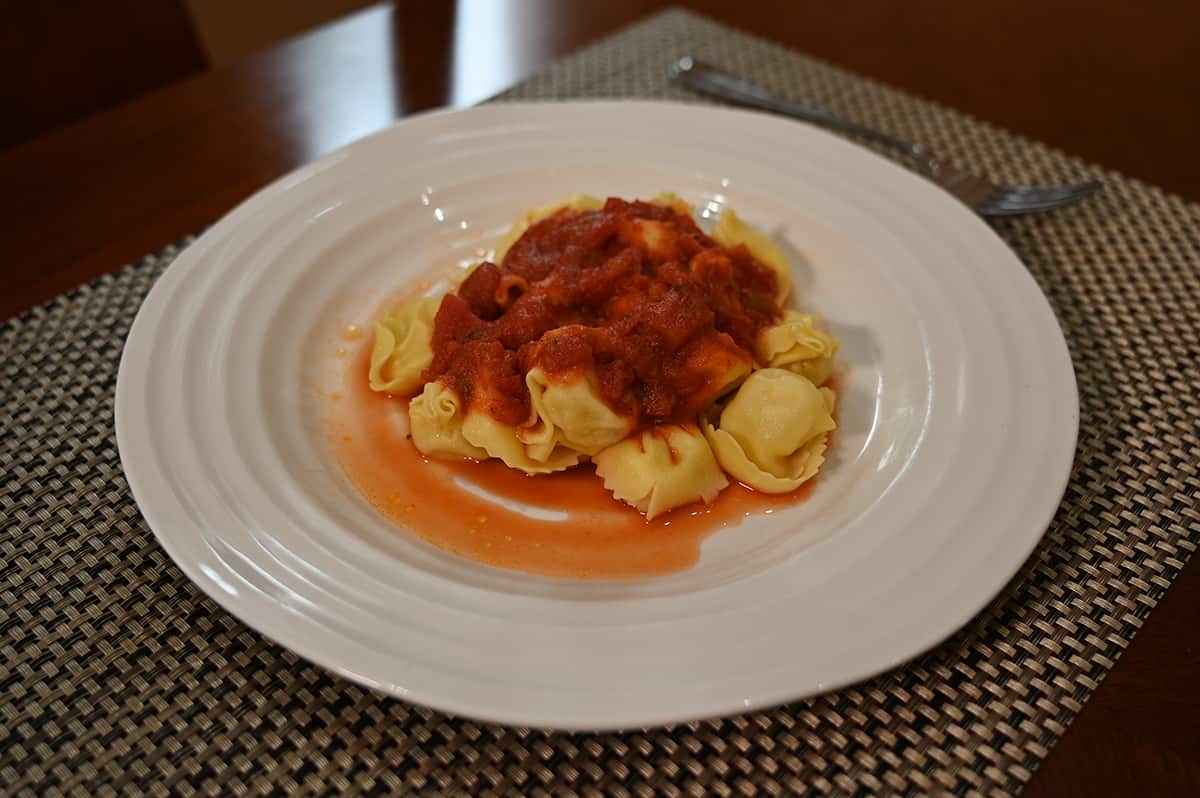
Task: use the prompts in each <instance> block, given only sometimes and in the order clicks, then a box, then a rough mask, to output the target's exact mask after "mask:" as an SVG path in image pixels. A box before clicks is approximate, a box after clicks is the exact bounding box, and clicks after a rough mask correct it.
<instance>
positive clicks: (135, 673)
mask: <svg viewBox="0 0 1200 798" xmlns="http://www.w3.org/2000/svg"><path fill="white" fill-rule="evenodd" d="M685 52H688V53H692V54H694V55H698V56H701V57H703V58H705V59H708V60H710V61H713V62H716V63H718V64H721V65H724V66H727V67H731V68H733V69H735V70H736V71H738V72H740V73H743V74H746V75H749V76H752V77H754V78H755V79H757V80H759V81H761V82H763V83H765V84H767V85H768V86H770V87H771V88H773V89H776V90H778V91H781V92H783V93H786V94H791V95H795V96H797V97H806V98H810V99H813V100H815V101H817V102H820V103H822V104H825V105H827V106H829V107H831V108H834V109H836V110H838V111H841V112H844V113H845V114H846V115H848V116H850V117H852V118H855V119H858V120H861V121H863V122H866V123H868V124H871V125H875V126H877V127H880V128H882V129H885V130H890V131H893V132H895V133H897V134H900V135H902V136H905V137H908V138H912V139H915V140H919V141H924V142H927V143H928V144H930V145H931V146H933V147H934V148H935V149H936V150H937V151H938V152H940V153H944V154H945V155H946V156H948V157H951V158H953V159H955V160H957V161H959V162H961V163H964V164H970V165H972V166H975V167H977V168H979V169H981V170H983V171H984V172H987V173H988V174H990V175H991V176H993V177H995V178H997V179H1000V180H1006V181H1018V182H1046V183H1049V182H1058V181H1065V180H1074V179H1080V178H1083V177H1086V176H1096V175H1101V176H1103V177H1104V178H1105V179H1106V180H1107V181H1108V188H1107V189H1106V190H1105V191H1104V192H1103V193H1102V194H1101V195H1100V196H1099V197H1098V198H1097V199H1095V200H1094V201H1092V202H1090V203H1088V204H1087V205H1084V206H1081V207H1078V208H1075V209H1071V210H1069V211H1064V212H1060V213H1057V214H1052V215H1047V216H1036V217H1027V218H1017V219H1011V220H1007V221H1004V222H1000V223H997V225H996V229H997V230H998V231H999V232H1000V234H1001V235H1002V236H1003V237H1004V238H1005V240H1007V241H1008V242H1009V244H1010V245H1011V246H1012V247H1013V248H1014V249H1015V250H1016V251H1017V253H1018V254H1019V255H1020V256H1021V258H1022V260H1024V262H1025V263H1026V264H1027V265H1028V267H1029V269H1030V270H1031V271H1032V273H1033V274H1034V276H1035V277H1036V278H1037V280H1038V282H1039V283H1040V284H1041V286H1042V288H1043V289H1044V290H1045V292H1046V294H1047V296H1048V297H1049V298H1050V302H1051V304H1052V305H1053V306H1054V309H1055V311H1056V312H1057V313H1058V317H1059V319H1060V321H1061V323H1062V326H1063V329H1064V331H1065V333H1066V336H1067V340H1068V342H1069V344H1070V347H1071V352H1072V356H1073V358H1074V362H1075V369H1076V372H1077V374H1078V379H1079V391H1080V400H1081V404H1082V406H1081V434H1080V440H1079V449H1078V453H1077V459H1076V463H1075V467H1074V472H1073V475H1072V478H1071V483H1070V486H1069V488H1068V489H1067V493H1066V496H1065V498H1064V499H1063V503H1062V507H1061V509H1060V510H1059V513H1058V516H1057V517H1056V519H1055V521H1054V523H1053V525H1052V526H1051V528H1050V530H1049V532H1048V533H1047V534H1046V537H1045V540H1044V541H1043V542H1042V544H1041V545H1040V546H1039V547H1038V549H1037V551H1036V552H1035V553H1034V554H1033V555H1032V557H1031V558H1030V560H1029V562H1028V563H1027V564H1026V565H1025V567H1024V568H1023V570H1022V571H1021V573H1020V574H1019V575H1018V576H1017V577H1016V578H1015V579H1014V580H1013V582H1012V583H1011V584H1010V585H1009V586H1008V588H1007V589H1006V590H1005V591H1004V593H1003V594H1002V595H1001V596H999V597H998V598H997V599H996V600H995V601H994V602H993V603H992V604H991V605H990V606H989V607H988V608H987V609H986V610H985V611H984V612H983V613H982V614H981V615H980V616H979V617H977V618H976V619H975V620H974V621H972V622H971V623H970V624H969V625H968V626H967V627H966V628H965V629H963V630H962V631H961V632H960V633H959V634H957V635H955V636H954V637H953V638H952V639H951V640H949V641H948V642H947V643H945V644H943V645H942V646H940V647H939V648H937V649H936V650H934V651H932V652H930V653H929V654H927V655H925V656H923V657H921V658H920V659H919V660H917V661H915V662H913V663H910V664H909V665H907V666H905V667H903V668H901V669H899V670H896V671H893V672H891V673H888V674H886V675H884V676H881V677H879V678H876V679H874V680H871V681H870V682H867V683H865V684H862V685H859V686H857V687H855V688H852V689H847V690H842V691H840V692H837V693H834V694H831V695H826V696H822V697H819V698H816V699H812V700H809V701H803V702H798V703H795V704H792V705H789V706H785V707H781V708H779V709H776V710H773V711H769V712H761V713H756V714H751V715H744V716H740V717H735V718H730V719H726V720H717V721H711V722H705V723H695V724H688V725H683V726H678V727H675V728H671V729H665V730H650V731H644V732H634V733H627V734H602V735H566V734H554V733H548V732H542V731H537V730H529V729H514V728H506V727H502V726H494V725H488V724H481V723H474V722H471V721H465V720H459V719H454V718H450V717H448V716H445V715H442V714H439V713H437V712H432V711H428V710H425V709H420V708H417V707H413V706H411V705H408V704H405V703H403V702H401V701H397V700H393V699H389V698H383V697H380V696H378V695H375V694H374V693H372V692H370V691H368V690H365V689H363V688H360V687H357V686H355V685H352V684H349V683H347V682H344V681H342V680H340V679H338V678H336V677H333V676H331V675H329V674H327V673H325V672H324V671H322V670H320V669H318V668H317V667H315V666H313V665H310V664H308V663H307V662H305V661H303V660H300V659H299V658H298V657H296V656H295V655H293V654H292V653H290V652H288V651H286V650H284V649H282V648H280V647H278V646H276V645H274V644H272V643H270V642H269V641H267V640H265V639H264V638H263V637H262V636H260V635H259V634H257V633H256V632H253V631H251V630H250V629H248V628H246V627H245V626H243V625H242V624H241V623H240V622H238V621H237V620H235V619H234V618H232V617H231V616H230V615H228V614H227V613H226V612H224V611H223V610H221V609H220V608H219V607H217V606H216V605H215V604H214V603H213V602H212V601H210V600H209V599H208V598H207V597H205V596H204V595H202V594H201V593H200V592H199V590H198V589H196V588H195V587H194V586H192V584H191V583H190V582H188V581H187V580H186V579H185V578H184V577H183V575H182V574H181V573H180V572H179V570H178V569H177V568H176V567H175V566H174V565H173V564H172V563H171V562H170V560H169V559H168V558H167V556H166V554H165V553H164V552H163V551H162V550H161V549H160V548H159V547H158V545H157V543H155V541H154V538H153V537H152V535H151V534H150V532H149V530H148V529H147V528H146V526H145V524H144V523H143V521H142V520H141V516H140V515H139V513H138V510H137V507H136V506H135V505H134V503H133V500H132V499H131V498H130V496H129V492H128V489H127V487H126V484H125V481H124V478H123V476H122V473H121V468H120V464H119V462H118V458H117V450H116V444H115V441H114V439H113V427H112V412H113V408H112V401H113V389H114V386H115V383H116V373H117V362H118V359H119V356H120V352H121V346H122V343H123V341H124V338H125V335H126V333H127V331H128V329H129V325H130V323H131V322H132V320H133V316H134V314H135V312H136V311H137V308H138V305H139V303H140V302H141V300H142V298H143V297H144V296H145V294H146V292H147V291H148V290H149V288H150V286H151V284H152V283H153V282H154V280H155V279H156V278H157V277H158V276H159V275H160V274H161V273H162V270H163V268H165V267H166V265H167V264H168V263H170V261H171V259H172V258H173V257H174V256H175V254H176V253H177V252H178V248H177V247H169V248H167V249H165V250H163V251H162V252H160V253H158V254H157V255H153V256H150V257H147V258H145V259H144V260H142V261H141V262H139V263H137V264H134V265H132V266H130V267H127V268H126V269H124V270H122V271H120V272H118V273H116V274H113V275H110V276H107V277H104V278H101V279H99V280H97V281H95V282H93V283H91V284H89V285H87V286H85V287H83V288H81V289H79V290H77V291H75V292H73V293H71V294H69V295H67V296H64V297H61V298H59V299H57V300H55V301H53V302H51V303H49V304H47V305H45V306H43V307H41V308H38V309H36V310H34V311H32V312H30V313H28V314H26V315H25V316H23V317H21V318H19V319H15V320H12V321H10V322H8V323H6V324H5V325H4V326H3V328H2V331H0V357H2V362H3V365H2V370H3V394H2V397H3V404H2V410H0V423H2V424H3V439H2V442H0V473H2V474H3V482H2V484H0V521H2V524H3V526H2V528H0V690H2V694H3V699H2V703H0V792H3V793H7V794H17V795H22V794H30V795H32V794H35V793H36V794H58V793H77V794H81V795H82V794H86V795H105V794H115V793H122V794H127V793H128V794H140V793H151V794H164V793H180V794H194V793H201V794H234V795H241V794H266V793H278V794H282V793H291V792H306V793H308V792H314V793H329V792H349V793H360V792H379V793H382V792H386V793H392V792H417V793H425V794H434V795H459V794H464V795H466V794H469V795H497V794H512V793H519V794H525V795H544V794H554V795H613V796H623V795H649V794H664V795H710V794H711V795H755V794H765V795H783V794H789V795H790V794H795V793H802V792H813V793H839V794H847V793H850V794H852V793H877V792H888V793H890V792H896V791H912V792H929V791H942V790H948V791H954V792H960V793H967V792H973V791H980V792H1012V791H1016V790H1017V789H1019V787H1020V785H1021V784H1022V783H1023V782H1024V781H1025V780H1026V779H1028V777H1029V775H1030V773H1031V771H1032V770H1033V769H1034V768H1035V767H1036V766H1037V764H1038V762H1039V761H1040V760H1041V759H1042V758H1043V757H1044V756H1045V755H1046V753H1047V750H1048V748H1049V747H1050V746H1051V745H1053V744H1054V741H1055V740H1056V739H1057V738H1058V736H1059V735H1060V734H1061V733H1062V732H1063V730H1064V728H1065V727H1066V725H1067V724H1068V723H1069V722H1070V720H1071V718H1072V717H1073V716H1074V714H1075V713H1076V712H1077V711H1078V710H1079V708H1080V706H1081V704H1082V703H1083V702H1084V701H1085V700H1086V698H1087V696H1088V695H1089V693H1090V692H1091V691H1092V690H1093V689H1094V688H1095V686H1096V684H1097V682H1098V681H1099V680H1100V679H1101V678H1103V676H1104V674H1105V673H1106V672H1107V670H1108V669H1109V668H1110V667H1111V666H1112V664H1113V660H1115V659H1116V657H1117V656H1118V655H1119V654H1120V652H1121V650H1122V649H1123V648H1124V647H1125V646H1126V645H1127V644H1128V642H1129V640H1130V639H1131V638H1132V636H1133V634H1134V632H1135V631H1136V630H1137V628H1138V627H1139V625H1140V624H1141V622H1142V620H1143V619H1144V618H1145V616H1146V614H1147V613H1148V612H1149V611H1150V609H1151V608H1152V607H1153V606H1154V604H1155V602H1156V601H1157V600H1158V598H1159V597H1160V596H1161V595H1162V592H1163V591H1164V590H1165V589H1166V588H1167V586H1168V585H1169V584H1170V583H1171V580H1172V579H1173V578H1174V577H1175V575H1176V574H1177V573H1178V572H1179V569H1180V568H1182V567H1183V565H1184V563H1185V562H1186V561H1187V559H1188V556H1189V555H1190V554H1191V552H1192V551H1193V550H1194V549H1195V547H1196V544H1197V541H1198V540H1200V511H1198V506H1200V501H1198V496H1197V493H1198V492H1200V478H1198V477H1197V465H1196V463H1197V456H1196V455H1197V452H1198V451H1200V437H1198V433H1197V430H1198V428H1200V369H1198V367H1197V363H1198V362H1200V335H1198V322H1197V319H1198V318H1200V272H1198V264H1200V233H1198V232H1197V231H1198V230H1200V209H1198V208H1197V207H1196V206H1190V205H1187V204H1185V203H1184V202H1182V201H1180V200H1178V199H1176V198H1173V197H1170V196H1168V195H1166V194H1164V193H1163V192H1161V191H1158V190H1156V189H1153V188H1150V187H1147V186H1145V185H1142V184H1139V183H1137V182H1135V181H1132V180H1129V179H1125V178H1121V177H1120V176H1118V175H1113V174H1107V173H1102V172H1101V171H1100V170H1098V169H1096V168H1094V167H1090V166H1088V165H1086V164H1083V163H1080V162H1079V161H1076V160H1073V159H1070V158H1067V157H1065V156H1063V155H1061V154H1059V153H1056V152H1053V151H1052V150H1049V149H1047V148H1045V147H1042V146H1040V145H1037V144H1035V143H1032V142H1029V141H1026V140H1023V139H1020V138H1018V137H1016V136H1013V135H1011V134H1007V133H1004V132H1001V131H998V130H995V129H993V128H990V127H988V126H985V125H983V124H981V123H979V122H977V121H973V120H971V119H968V118H966V117H964V116H962V115H961V114H957V113H954V112H952V111H948V110H946V109H943V108H940V107H937V106H935V105H932V104H930V103H927V102H923V101H920V100H918V99H915V98H913V97H911V96H906V95H904V94H901V93H899V92H896V91H894V90H891V89H888V88H885V87H883V86H881V85H879V84H877V83H873V82H870V81H867V80H864V79H862V78H859V77H856V76H853V75H850V74H847V73H845V72H842V71H839V70H836V69H833V68H831V67H829V66H827V65H824V64H821V63H818V62H815V61H813V60H811V59H809V58H806V57H804V56H801V55H798V54H796V53H794V52H790V51H788V50H785V49H783V48H781V47H778V46H775V45H772V44H768V43H765V42H763V41H761V40H759V39H755V38H751V37H749V36H746V35H742V34H739V33H735V32H732V31H730V30H729V29H727V28H723V27H721V26H718V25H716V24H714V23H712V22H709V21H706V20H703V19H700V18H697V17H695V16H691V15H688V14H685V13H682V12H669V13H667V14H664V15H661V16H658V17H655V18H653V19H652V20H650V21H648V22H646V23H644V24H642V25H640V26H637V27H635V28H632V29H630V30H628V31H626V32H624V33H622V34H620V35H617V36H615V37H613V38H611V39H608V40H606V41H603V42H601V43H599V44H597V45H595V46H593V47H590V48H588V49H586V50H584V51H581V52H579V53H578V54H576V55H574V56H572V57H570V58H568V59H566V60H564V61H562V62H560V63H558V64H557V65H554V66H552V67H551V68H549V69H547V70H546V71H545V72H543V73H541V74H539V75H537V76H535V77H534V78H532V79H530V80H529V81H527V82H525V83H524V84H522V85H521V86H519V87H517V88H516V89H514V90H512V91H511V92H508V93H507V94H506V95H504V96H505V97H509V98H522V99H529V98H546V99H549V98H569V97H599V96H622V97H624V96H636V97H682V96H681V95H680V94H679V93H678V92H676V91H675V90H673V89H670V88H668V86H667V85H666V83H665V81H664V78H663V71H664V68H665V66H666V65H667V63H668V62H669V61H670V60H672V59H673V58H675V57H677V56H679V55H681V54H683V53H685ZM185 243H186V242H185Z"/></svg>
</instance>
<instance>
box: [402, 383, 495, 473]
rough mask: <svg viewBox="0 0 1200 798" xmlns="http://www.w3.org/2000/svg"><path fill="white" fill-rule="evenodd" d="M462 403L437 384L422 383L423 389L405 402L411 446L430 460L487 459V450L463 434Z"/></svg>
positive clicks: (455, 395) (452, 393) (450, 390)
mask: <svg viewBox="0 0 1200 798" xmlns="http://www.w3.org/2000/svg"><path fill="white" fill-rule="evenodd" d="M464 420H465V417H464V414H463V412H462V400H461V399H459V397H458V394H456V393H455V392H454V391H453V390H452V389H450V388H447V387H446V386H445V385H443V384H442V383H440V382H436V381H435V382H427V383H425V390H423V391H421V393H419V394H418V395H416V396H414V397H413V398H412V401H411V402H409V403H408V424H409V431H410V433H411V434H412V440H413V444H414V445H415V446H416V447H417V449H419V450H420V451H421V452H422V453H424V454H427V455H429V456H430V457H444V458H448V459H454V458H463V457H469V458H472V459H475V460H486V459H487V457H488V453H487V451H486V450H484V449H482V448H480V447H478V446H475V445H473V444H472V443H470V442H469V441H468V440H467V439H466V437H465V436H464V435H463V421H464Z"/></svg>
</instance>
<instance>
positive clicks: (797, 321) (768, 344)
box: [755, 310, 838, 385]
mask: <svg viewBox="0 0 1200 798" xmlns="http://www.w3.org/2000/svg"><path fill="white" fill-rule="evenodd" d="M817 322H818V317H817V316H814V315H812V314H808V313H797V312H796V311H794V310H789V311H787V312H786V313H785V314H784V316H783V320H782V321H781V322H779V323H778V324H776V325H774V326H772V327H768V328H766V329H765V330H763V331H762V332H761V333H759V336H758V342H757V345H756V350H757V351H756V352H755V354H756V355H757V356H758V359H759V361H760V362H761V363H763V364H765V365H767V366H770V367H773V368H783V369H787V370H788V371H794V372H795V373H797V374H799V375H801V376H804V377H807V378H808V379H809V380H811V381H812V383H813V384H814V385H822V384H823V383H825V382H826V381H827V380H828V379H829V378H830V377H832V376H833V368H834V361H833V359H834V357H835V356H836V355H837V352H838V342H837V339H836V338H834V337H833V336H831V335H829V334H828V333H826V332H824V331H823V330H820V329H818V328H817V326H816V324H817Z"/></svg>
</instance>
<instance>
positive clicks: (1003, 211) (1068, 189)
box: [975, 180, 1104, 216]
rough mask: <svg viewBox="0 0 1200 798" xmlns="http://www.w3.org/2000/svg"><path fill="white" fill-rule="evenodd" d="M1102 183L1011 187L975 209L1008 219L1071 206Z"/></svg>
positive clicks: (1095, 181)
mask: <svg viewBox="0 0 1200 798" xmlns="http://www.w3.org/2000/svg"><path fill="white" fill-rule="evenodd" d="M1103 185H1104V184H1103V183H1101V182H1100V181H1098V180H1092V181H1089V182H1087V183H1078V184H1074V185H1065V186H1051V187H1035V186H1015V187H1012V188H1008V189H1006V190H1004V191H1002V192H999V193H997V194H996V195H993V196H992V197H989V198H988V199H987V200H986V201H985V202H982V203H980V204H979V205H977V206H976V207H975V210H976V211H977V212H978V213H981V214H983V215H985V216H1011V215H1015V214H1019V213H1033V212H1036V211H1046V210H1050V209H1052V208H1060V207H1063V206H1066V205H1074V204H1075V203H1078V202H1082V201H1083V200H1085V199H1087V198H1088V197H1090V196H1091V195H1092V194H1095V193H1096V192H1097V191H1098V190H1099V189H1100V188H1101V187H1102V186H1103Z"/></svg>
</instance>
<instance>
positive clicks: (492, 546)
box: [329, 342, 832, 579]
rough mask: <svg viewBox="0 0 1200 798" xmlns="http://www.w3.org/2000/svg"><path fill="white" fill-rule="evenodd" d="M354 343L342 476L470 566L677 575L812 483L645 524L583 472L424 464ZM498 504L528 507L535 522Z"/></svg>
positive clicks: (338, 407) (589, 471)
mask: <svg viewBox="0 0 1200 798" xmlns="http://www.w3.org/2000/svg"><path fill="white" fill-rule="evenodd" d="M356 343H359V345H358V346H357V347H356V349H355V350H354V351H352V352H351V356H350V357H346V358H345V360H346V363H347V371H346V373H345V376H344V380H343V384H342V387H341V389H340V390H339V391H337V392H335V393H333V394H331V397H330V398H331V400H332V401H331V402H330V406H331V413H330V419H329V420H330V424H329V438H330V443H331V444H332V445H333V447H334V450H335V452H336V455H337V458H338V460H339V462H340V463H341V465H342V468H343V469H344V470H345V473H346V476H347V477H348V478H349V480H350V481H351V482H352V483H353V484H354V485H355V486H356V487H357V488H358V490H359V492H360V493H361V494H362V495H363V496H364V497H365V498H366V499H367V501H369V502H370V503H371V504H372V505H373V506H374V507H375V509H377V510H378V511H379V512H380V513H382V514H383V515H384V516H386V517H387V518H388V519H390V520H391V521H392V522H394V523H395V524H396V525H397V526H400V527H403V528H404V529H406V530H408V531H409V532H411V533H412V534H415V535H417V536H419V537H421V538H422V539H424V540H426V541H428V542H429V543H431V544H433V545H434V546H437V547H438V548H440V549H443V550H445V551H449V552H452V553H454V554H457V555H459V556H462V557H466V558H468V559H471V560H475V561H477V562H481V563H486V564H488V565H493V566H498V567H500V568H507V569H511V570H516V571H525V572H528V573H533V574H540V575H543V576H554V577H572V578H590V579H606V578H630V577H645V576H655V575H660V574H667V573H671V572H674V571H680V570H683V569H685V568H687V567H689V566H691V565H694V564H695V563H696V561H697V560H698V559H699V558H700V544H701V543H702V542H703V540H704V539H705V538H706V537H708V536H709V535H711V534H712V533H713V532H716V531H717V530H719V529H721V528H723V527H726V526H732V525H735V524H737V523H739V522H740V521H741V520H742V519H744V518H745V517H747V516H750V515H757V514H762V513H771V512H774V511H775V510H776V509H780V508H784V507H789V506H792V505H794V504H796V503H798V502H801V501H803V500H804V499H805V498H807V497H808V496H809V495H810V494H811V493H812V490H813V487H814V485H815V483H816V481H817V480H816V479H813V480H810V481H809V482H807V483H805V484H804V485H803V486H802V487H801V488H800V489H799V490H797V491H795V492H794V493H790V494H787V495H783V496H773V495H770V494H765V493H759V492H756V491H753V490H750V489H748V488H746V487H744V486H742V485H740V484H738V483H736V482H735V483H733V484H731V485H730V487H729V488H727V489H726V490H724V491H722V492H721V494H720V495H719V496H718V497H717V499H716V501H714V502H713V503H712V504H710V505H704V504H702V503H696V504H692V505H688V506H685V507H680V508H678V509H676V510H673V511H671V512H670V513H667V514H665V515H662V516H659V517H658V518H655V519H654V520H653V521H647V520H646V519H645V517H644V516H642V515H641V514H640V513H638V512H637V511H636V510H634V509H633V508H631V507H629V506H627V505H625V504H623V503H621V502H619V501H617V500H616V499H614V498H613V497H612V495H611V494H610V493H609V492H608V491H607V490H605V489H604V485H603V483H602V482H601V480H600V478H599V477H597V476H596V474H595V471H594V470H593V468H592V467H591V466H590V465H582V466H578V467H576V468H573V469H570V470H568V471H564V472H560V473H557V474H546V475H539V476H529V475H526V474H524V473H522V472H520V471H517V470H515V469H511V468H508V467H507V466H505V465H504V464H503V463H501V462H500V461H498V460H489V461H486V462H474V461H459V462H451V461H446V460H439V459H433V458H428V457H425V456H424V455H423V454H421V453H420V452H419V451H417V448H416V447H415V446H414V445H413V443H412V441H411V440H410V439H409V438H408V432H407V431H408V415H407V411H406V408H407V404H408V400H407V399H400V398H392V397H389V396H387V395H384V394H380V393H376V392H374V391H372V390H371V389H370V388H369V387H368V385H367V380H366V373H367V367H368V365H369V362H370V347H368V346H366V345H363V344H361V343H360V342H356ZM830 443H831V444H832V441H831V442H830ZM493 497H497V498H493ZM502 502H508V503H509V504H510V507H511V506H512V505H513V504H519V505H528V506H529V507H533V508H536V509H537V511H538V512H539V513H540V514H541V515H542V516H543V517H540V518H532V517H530V516H529V515H526V514H525V513H523V512H520V511H518V510H516V509H510V507H506V506H505V505H504V504H503V503H502Z"/></svg>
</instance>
